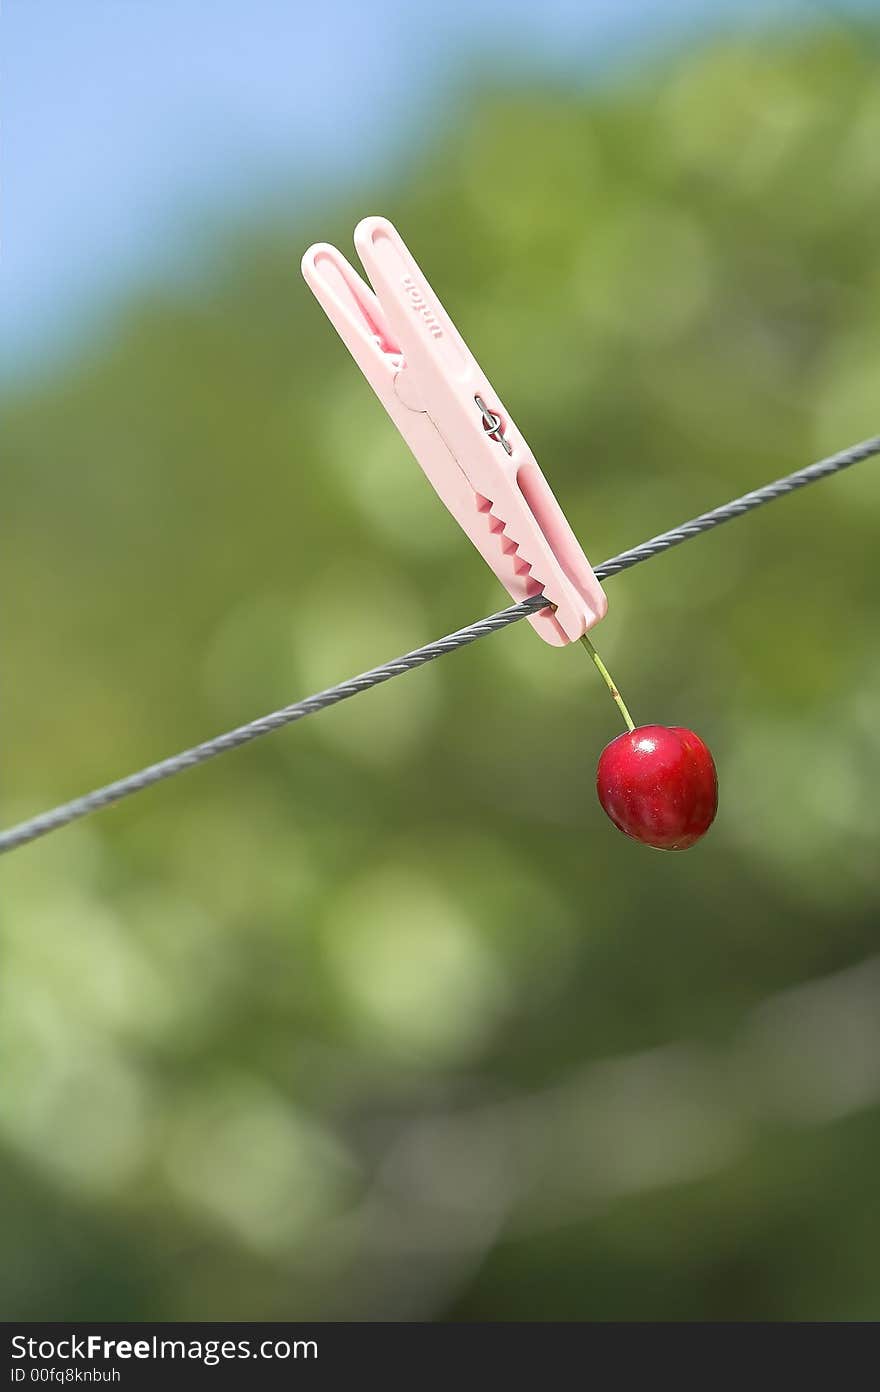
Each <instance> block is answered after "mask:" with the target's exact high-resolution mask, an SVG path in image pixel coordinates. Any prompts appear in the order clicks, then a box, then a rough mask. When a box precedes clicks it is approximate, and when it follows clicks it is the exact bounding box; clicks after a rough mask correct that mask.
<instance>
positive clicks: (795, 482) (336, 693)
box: [0, 436, 880, 855]
mask: <svg viewBox="0 0 880 1392" xmlns="http://www.w3.org/2000/svg"><path fill="white" fill-rule="evenodd" d="M877 454H880V436H873V437H872V438H871V439H868V440H862V441H861V443H860V444H857V445H850V446H849V448H848V449H844V450H841V451H840V452H839V453H837V454H832V455H829V456H828V457H827V458H826V459H820V460H819V461H818V462H817V463H815V464H808V465H807V466H806V467H805V468H803V469H797V470H795V472H794V473H792V474H786V475H785V476H784V477H783V478H780V479H776V480H775V481H774V482H773V483H768V484H765V485H764V487H763V488H756V489H754V490H753V491H752V492H751V493H744V494H743V496H742V497H741V498H734V499H733V500H732V501H731V502H729V503H724V504H723V505H722V506H721V507H717V508H713V509H712V511H711V512H703V513H701V514H700V515H699V517H694V518H692V519H691V521H689V522H683V523H682V524H681V525H680V526H678V527H673V528H672V530H671V531H668V532H661V533H660V535H659V536H655V537H651V538H650V540H649V541H643V542H642V543H641V544H640V545H638V546H633V547H631V548H630V549H629V550H628V551H622V552H621V553H620V554H619V555H617V556H612V557H611V558H610V560H607V561H603V562H602V564H601V565H598V566H596V568H595V573H596V575H597V576H598V578H599V579H600V580H607V579H608V578H609V577H610V576H612V575H619V574H620V572H621V571H623V570H629V568H630V567H631V566H635V565H640V564H641V562H642V561H647V560H649V559H650V558H651V557H652V556H658V555H660V553H661V552H663V551H669V550H670V549H671V548H672V547H673V546H679V545H681V543H682V542H684V541H690V540H692V538H694V537H697V536H700V535H701V534H702V533H703V532H708V531H711V530H712V528H713V527H720V526H721V524H722V523H723V522H730V521H732V520H733V519H734V518H735V517H742V516H744V515H745V514H746V513H747V512H751V511H753V509H754V508H758V507H762V506H763V505H764V504H765V503H772V502H773V501H774V500H775V499H776V498H782V497H786V496H787V495H788V494H790V493H794V492H795V491H796V490H797V489H799V488H805V487H806V486H807V484H810V483H818V481H819V480H820V479H824V478H830V477H831V475H832V474H837V473H840V471H841V470H842V469H848V468H849V467H850V466H851V465H853V464H858V463H859V462H860V460H863V459H869V458H870V457H871V456H872V455H877ZM543 607H544V600H543V597H542V596H541V595H535V596H534V597H533V598H531V599H527V600H524V601H523V602H522V603H521V604H512V605H510V607H509V608H507V609H502V610H501V611H500V613H497V614H492V615H490V616H489V617H488V618H485V619H479V620H478V621H477V622H476V623H472V624H468V626H467V627H466V628H460V629H458V630H457V631H456V632H455V633H450V634H448V635H447V637H445V638H438V639H437V640H436V642H433V643H427V644H426V645H425V646H424V647H422V648H415V649H414V651H413V652H409V653H405V654H404V655H403V657H398V658H395V659H394V660H393V661H391V662H385V663H383V664H382V666H380V667H373V668H371V669H370V671H368V672H362V673H361V674H360V676H356V677H350V678H349V679H348V681H344V682H340V683H339V684H338V685H337V686H331V687H329V688H328V689H327V690H326V691H319V692H317V693H316V694H315V695H314V696H307V697H306V698H305V700H302V701H295V702H294V703H293V705H290V706H283V707H282V708H281V709H280V710H276V711H272V712H270V714H268V715H263V716H260V717H259V718H258V719H256V720H251V721H249V722H248V723H247V724H246V725H239V726H237V727H236V728H235V729H234V730H227V731H226V732H225V733H224V734H222V735H216V736H214V738H213V739H208V740H205V741H203V743H202V744H197V745H194V746H193V747H192V748H191V749H184V750H182V751H181V752H180V753H179V754H172V755H171V756H170V757H169V758H167V759H162V760H160V761H159V763H156V764H150V765H148V767H147V768H143V769H139V770H138V771H137V772H136V773H130V774H128V775H127V776H126V777H125V778H119V779H117V780H116V781H115V782H113V783H107V784H105V785H104V786H103V787H100V788H95V789H93V790H92V791H91V792H89V793H84V794H83V795H82V796H81V797H76V798H73V799H71V801H70V802H64V803H61V804H59V806H58V807H52V808H50V809H49V810H48V811H46V812H40V813H38V814H37V816H35V817H30V818H28V819H27V821H24V822H19V823H18V824H17V825H16V826H12V827H9V828H8V829H7V830H6V831H3V832H0V855H3V854H5V853H6V852H7V851H12V850H15V848H16V847H17V846H23V845H26V844H27V842H29V841H36V840H37V838H38V837H41V836H46V835H48V833H49V832H50V831H57V830H58V829H59V827H63V826H67V824H68V823H69V822H74V821H77V820H79V818H80V817H87V816H89V815H90V813H92V812H99V811H100V810H101V809H102V808H104V807H109V806H111V805H112V804H113V803H114V802H120V801H121V800H122V799H123V798H127V797H132V796H133V795H134V794H135V793H141V792H143V791H144V789H145V788H149V787H152V785H153V784H154V783H161V782H162V781H163V780H164V779H166V778H173V777H175V776H176V775H177V774H178V773H183V772H184V771H185V770H186V769H190V768H195V767H196V765H197V764H203V763H205V762H206V760H208V759H213V758H215V757H216V756H217V755H218V754H226V753H227V752H228V751H229V750H231V749H238V748H239V747H240V746H241V745H243V744H249V743H250V742H251V740H255V739H260V738H261V737H262V736H263V735H268V734H271V733H272V731H273V730H280V729H282V728H283V726H285V725H292V724H293V723H294V721H296V720H304V719H305V717H306V716H307V715H317V713H318V711H322V710H326V709H327V708H328V707H329V706H335V705H338V703H339V702H340V701H347V700H348V699H349V697H351V696H358V695H360V693H361V692H362V691H369V690H370V688H371V687H374V686H379V685H380V684H381V683H382V682H386V681H390V680H391V678H392V677H400V676H403V674H404V672H412V671H415V669H416V668H417V667H424V665H425V664H426V663H427V662H433V661H434V660H435V659H436V658H438V657H445V656H446V654H447V653H452V652H456V651H457V649H458V648H464V647H467V645H468V644H469V643H475V642H476V640H477V639H478V638H487V637H488V636H489V634H490V633H498V632H500V630H501V629H503V628H508V627H509V626H510V625H511V624H514V623H518V622H519V620H520V619H524V618H526V617H527V616H528V615H529V614H533V613H535V612H536V611H537V610H539V609H541V608H543Z"/></svg>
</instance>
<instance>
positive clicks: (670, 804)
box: [596, 725, 718, 851]
mask: <svg viewBox="0 0 880 1392" xmlns="http://www.w3.org/2000/svg"><path fill="white" fill-rule="evenodd" d="M596 790H597V792H598V794H599V801H600V802H601V804H602V806H603V807H604V809H605V811H606V812H607V813H608V816H609V817H610V818H611V820H612V822H613V823H614V825H615V826H616V827H618V828H619V829H620V831H623V832H625V833H626V835H627V836H633V837H635V839H636V841H644V842H645V844H646V845H648V846H655V847H656V848H657V850H660V851H684V850H687V848H688V846H692V845H693V844H694V842H695V841H699V839H700V837H701V836H703V835H705V833H706V832H707V831H708V830H709V827H710V826H711V825H712V822H713V821H714V818H715V813H716V811H717V810H718V778H717V775H716V773H715V764H714V761H713V759H712V755H711V754H710V753H709V750H708V749H707V748H706V746H705V744H704V743H703V741H702V740H701V739H700V737H699V735H695V734H694V732H693V730H683V729H681V727H680V726H677V725H674V726H671V727H670V726H667V725H640V726H638V727H637V728H636V729H635V730H628V731H627V732H626V733H625V734H623V735H618V736H617V739H616V740H612V741H611V743H610V744H609V745H606V746H605V748H604V749H603V750H602V754H601V756H600V758H599V767H598V770H597V772H596Z"/></svg>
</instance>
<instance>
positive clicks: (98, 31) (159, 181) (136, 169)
mask: <svg viewBox="0 0 880 1392" xmlns="http://www.w3.org/2000/svg"><path fill="white" fill-rule="evenodd" d="M876 4H877V0H873V6H872V3H871V0H869V3H868V4H867V5H863V6H862V7H863V8H871V7H876ZM840 8H841V5H839V4H838V5H836V6H832V5H830V4H821V3H812V4H810V3H806V0H780V2H779V3H773V0H763V3H757V0H755V3H752V0H507V2H506V3H504V2H503V0H449V2H448V3H446V4H433V3H424V4H423V3H421V2H420V0H416V3H415V4H414V3H413V0H381V3H379V4H375V3H374V4H370V3H369V0H325V3H323V4H315V5H306V4H304V3H302V0H5V3H4V5H3V9H2V17H0V65H2V66H0V119H2V130H3V143H2V154H0V164H2V211H0V219H2V220H0V236H2V261H0V277H2V282H0V308H2V318H3V334H2V347H0V370H2V371H3V372H4V374H5V375H8V374H15V373H17V372H20V371H22V370H25V371H26V370H27V369H28V368H29V367H31V366H33V365H35V364H37V363H39V362H40V361H41V360H49V359H51V358H52V357H54V356H55V355H56V354H57V353H59V352H62V351H63V350H64V347H65V345H68V344H69V343H70V341H71V338H74V337H75V336H76V335H77V334H78V333H80V332H82V331H83V329H84V327H85V326H87V325H88V324H89V323H92V322H94V321H95V320H96V319H98V318H100V315H101V313H102V312H104V311H105V310H106V308H107V307H108V306H109V305H112V303H113V301H114V299H115V298H116V297H117V296H118V295H119V294H120V293H121V292H122V291H123V290H124V288H125V286H126V285H127V284H129V283H130V282H131V281H132V280H133V279H137V278H138V277H144V276H155V275H161V274H168V273H171V272H173V270H174V268H175V266H176V265H178V264H184V263H185V258H186V247H187V244H188V243H190V244H191V243H192V242H193V241H194V240H195V234H194V230H193V229H194V227H195V226H197V225H198V226H203V225H204V222H205V219H206V218H211V217H216V216H221V217H222V216H225V215H233V214H234V215H235V216H242V215H243V214H245V213H246V210H247V208H248V205H249V204H251V205H254V206H259V205H260V204H261V203H262V202H263V201H264V199H265V198H266V197H267V196H269V194H270V193H271V191H272V190H273V189H274V188H279V187H281V186H282V184H283V187H284V189H285V192H286V194H287V196H288V198H289V197H290V196H291V195H293V196H296V193H297V191H298V190H302V192H303V195H304V196H308V194H309V191H310V190H313V189H314V188H315V187H316V186H323V187H326V186H327V185H328V184H329V185H331V186H332V185H334V184H340V183H342V182H343V181H344V180H346V178H351V177H352V175H357V177H358V179H359V181H362V180H363V179H364V176H365V175H366V176H367V177H369V174H370V173H371V172H372V171H376V172H378V171H379V170H380V169H381V168H382V167H383V165H384V164H386V163H387V162H388V161H389V160H391V159H393V157H394V152H395V150H397V149H399V148H400V146H401V142H405V141H407V140H412V139H416V138H418V132H419V129H420V127H421V126H422V125H423V124H424V122H425V121H426V120H428V119H429V118H430V117H431V115H432V113H436V111H437V109H438V106H440V105H441V104H442V99H443V93H444V91H445V90H451V84H452V82H453V81H454V78H455V76H456V74H458V73H460V72H461V71H462V69H463V68H465V67H466V68H468V69H469V70H471V71H473V70H474V69H476V68H477V67H478V66H479V63H480V62H481V61H485V62H486V64H487V69H488V70H490V71H491V72H492V74H493V78H496V79H497V75H498V73H499V72H503V71H504V68H505V65H506V66H508V68H509V70H510V71H511V73H513V74H515V73H516V72H522V71H527V72H531V73H533V74H544V73H557V74H563V75H566V76H568V77H569V78H571V79H572V80H574V81H583V80H585V79H587V78H588V77H589V75H590V74H591V73H594V72H597V71H598V72H601V70H602V67H603V64H607V63H608V62H609V61H613V60H617V59H619V58H621V57H623V58H626V57H627V56H629V55H630V54H631V53H633V52H638V51H639V49H640V48H641V47H642V46H644V45H645V43H646V42H647V43H654V42H657V41H661V42H662V41H664V40H666V39H676V38H679V37H682V36H684V37H687V36H688V35H689V34H691V33H697V32H699V31H700V30H701V29H704V28H706V27H707V25H711V24H717V22H718V21H719V18H723V20H724V22H725V23H730V21H731V20H733V21H735V22H740V23H748V22H751V21H753V20H754V18H755V17H756V16H763V17H764V18H765V19H766V18H767V17H768V15H771V16H772V15H786V14H794V15H797V16H801V17H803V16H805V15H808V14H814V15H816V14H821V13H824V12H828V11H829V10H831V9H838V10H839V9H840ZM849 8H853V6H849ZM481 55H485V57H484V59H483V58H482V57H481ZM294 259H295V258H294Z"/></svg>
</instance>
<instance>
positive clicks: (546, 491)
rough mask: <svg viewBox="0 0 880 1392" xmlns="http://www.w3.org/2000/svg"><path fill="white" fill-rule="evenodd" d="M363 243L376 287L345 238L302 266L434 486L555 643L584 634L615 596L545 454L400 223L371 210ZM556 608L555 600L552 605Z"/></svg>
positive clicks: (319, 249) (310, 255) (312, 252)
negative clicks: (346, 250) (541, 603)
mask: <svg viewBox="0 0 880 1392" xmlns="http://www.w3.org/2000/svg"><path fill="white" fill-rule="evenodd" d="M354 240H355V246H356V248H357V251H358V253H359V255H360V258H361V261H362V262H363V265H364V268H365V270H366V271H367V274H368V275H369V277H370V281H371V283H372V286H373V289H372V290H371V289H370V288H369V287H368V286H367V285H365V284H364V282H363V280H362V279H361V277H360V276H359V275H358V274H357V272H356V271H354V270H353V269H352V267H351V266H350V265H349V264H348V262H347V261H346V260H345V258H344V257H343V256H342V255H341V253H340V252H338V251H337V250H336V249H335V247H331V246H327V245H326V244H324V243H319V244H317V245H316V246H313V247H310V248H309V250H308V251H307V252H306V254H305V256H304V257H303V263H302V269H303V275H304V276H305V278H306V281H307V282H308V284H309V286H310V287H311V289H312V290H313V291H314V293H315V295H316V296H317V298H318V300H319V301H320V303H321V304H322V305H323V307H324V310H325V311H326V313H327V315H328V317H329V319H330V320H331V322H332V323H333V325H334V326H335V328H336V329H337V331H338V333H339V334H340V337H341V338H342V339H343V341H344V342H345V343H346V345H347V347H348V349H349V351H350V352H351V354H352V356H353V357H354V359H355V361H356V362H357V364H358V366H359V367H360V369H361V371H362V372H363V374H364V376H365V377H366V378H367V381H368V382H369V383H370V385H371V386H372V388H373V390H374V391H375V393H376V395H377V396H378V397H379V400H380V401H381V402H382V404H383V406H384V407H385V409H386V410H387V412H388V414H389V415H390V416H391V419H392V420H393V421H394V423H395V425H396V426H397V428H398V430H399V431H400V433H401V434H402V435H403V438H404V439H405V440H406V442H407V444H408V445H409V447H410V449H411V450H412V452H413V454H414V455H415V457H416V460H417V461H418V463H419V464H420V465H421V467H422V469H423V470H424V472H425V473H426V474H427V476H428V478H429V480H430V481H431V484H432V485H433V487H434V489H435V491H436V492H437V493H438V495H439V496H440V498H441V499H442V501H443V502H444V503H445V504H446V507H447V508H448V509H449V511H450V512H451V513H452V515H453V516H454V517H455V519H456V521H457V522H458V523H459V525H460V526H461V527H462V529H463V530H464V531H465V532H466V533H467V535H468V536H469V537H470V539H471V541H472V542H473V544H474V546H475V547H476V548H477V550H478V551H479V552H480V554H481V555H482V556H483V558H484V560H485V561H486V562H487V564H488V565H489V566H490V567H491V568H492V570H493V571H494V572H495V574H496V575H497V577H498V579H499V580H500V581H501V583H502V584H503V585H504V586H505V588H506V589H507V591H508V593H509V594H510V595H511V597H512V598H513V599H514V600H517V601H518V600H523V599H526V598H528V597H530V596H532V595H537V594H544V595H545V596H546V598H547V603H548V607H547V608H546V609H541V610H539V611H538V612H537V613H535V614H533V615H531V616H530V622H531V624H532V626H533V627H534V628H535V630H536V631H537V632H538V633H539V634H540V636H541V637H542V638H543V639H545V641H546V642H548V643H552V644H554V645H556V646H561V645H563V644H565V643H570V642H574V641H576V640H577V639H579V638H581V637H582V636H583V634H584V633H586V632H587V631H588V629H590V628H592V627H593V625H594V624H596V623H598V621H599V620H600V619H601V618H603V617H604V615H605V612H606V609H607V607H608V602H607V600H606V598H605V592H604V591H603V589H602V586H601V585H600V584H599V581H598V580H597V579H596V576H595V575H594V574H593V570H592V568H591V566H590V563H589V561H588V560H587V558H586V556H585V555H584V553H583V551H582V550H581V548H580V545H579V544H578V541H577V538H576V537H575V535H574V533H573V531H572V530H571V527H570V526H569V525H568V522H567V520H566V518H565V515H564V513H563V512H562V509H561V508H560V506H559V504H558V503H557V501H556V499H555V498H554V496H553V493H552V492H551V490H550V487H549V484H548V483H547V481H546V479H545V478H544V475H543V474H542V472H541V470H540V468H539V466H538V463H537V461H536V459H535V457H534V455H533V454H532V452H531V450H530V449H529V447H528V445H527V444H526V442H525V440H524V439H523V438H522V436H521V435H520V433H519V431H518V430H517V428H516V426H515V425H514V423H513V421H512V420H511V419H510V417H509V416H508V414H507V412H506V411H505V409H504V407H503V406H502V405H501V403H500V401H499V400H498V397H497V395H496V394H495V392H494V390H493V389H492V387H491V386H490V384H489V382H488V380H487V379H486V377H485V376H484V374H483V372H482V371H481V369H480V367H479V366H478V364H477V363H476V361H475V359H474V358H473V356H472V354H471V353H470V351H469V349H468V348H467V345H466V344H465V342H464V340H463V339H462V337H461V335H460V334H459V333H458V330H457V329H456V328H455V325H454V324H453V323H452V321H451V319H450V318H449V316H448V315H447V313H446V311H445V310H444V309H443V307H442V305H441V304H440V302H439V300H438V299H437V297H436V295H435V294H434V292H433V291H432V289H431V287H430V285H429V284H428V282H427V281H426V279H425V277H424V276H423V275H422V272H421V271H420V269H419V267H418V266H417V265H416V263H415V261H414V260H413V258H412V256H411V255H410V253H409V251H408V250H407V248H406V246H405V245H404V243H403V241H402V240H401V238H400V236H399V234H398V233H397V231H396V230H395V229H394V227H392V225H391V223H390V222H388V221H387V220H386V219H385V218H378V217H371V218H365V219H364V221H363V222H361V223H359V224H358V227H357V229H356V230H355V238H354ZM551 606H552V607H551Z"/></svg>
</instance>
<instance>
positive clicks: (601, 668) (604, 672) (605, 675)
mask: <svg viewBox="0 0 880 1392" xmlns="http://www.w3.org/2000/svg"><path fill="white" fill-rule="evenodd" d="M581 642H582V643H583V645H584V647H585V648H586V650H587V652H588V653H589V654H590V657H591V658H592V659H593V662H594V663H595V664H596V668H597V670H598V672H599V674H600V676H601V678H602V680H603V681H604V683H605V685H606V686H607V687H608V690H609V691H610V692H611V695H612V698H613V700H614V704H615V705H616V706H617V709H618V710H619V711H620V714H621V715H622V716H623V718H624V720H625V721H626V728H627V729H628V730H634V729H635V728H636V727H635V722H634V721H633V718H632V716H631V715H630V713H629V711H628V710H627V708H626V706H625V705H624V703H623V697H622V696H621V694H620V692H619V691H618V689H617V687H616V686H615V685H614V682H613V680H612V677H611V673H610V672H609V671H608V668H607V667H606V666H605V663H604V662H603V661H602V659H601V657H600V656H599V654H598V653H597V652H596V649H595V648H594V647H593V645H592V643H591V642H590V640H589V638H588V636H587V634H586V633H585V634H584V635H583V637H582V638H581Z"/></svg>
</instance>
